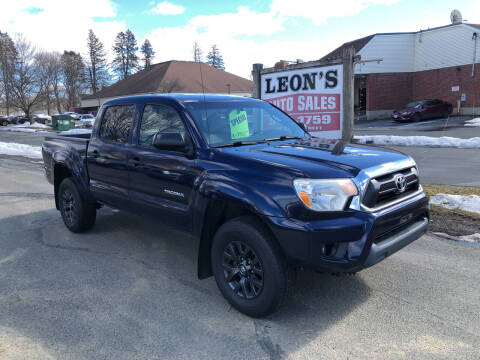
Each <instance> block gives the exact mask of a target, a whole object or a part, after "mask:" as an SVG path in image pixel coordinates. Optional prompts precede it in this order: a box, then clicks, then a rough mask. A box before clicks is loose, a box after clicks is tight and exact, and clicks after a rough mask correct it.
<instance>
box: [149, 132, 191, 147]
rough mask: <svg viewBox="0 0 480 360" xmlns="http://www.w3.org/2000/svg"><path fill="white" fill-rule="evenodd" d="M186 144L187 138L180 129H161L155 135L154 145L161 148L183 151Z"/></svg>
mask: <svg viewBox="0 0 480 360" xmlns="http://www.w3.org/2000/svg"><path fill="white" fill-rule="evenodd" d="M185 145H186V143H185V138H184V137H183V135H182V133H180V132H179V131H159V132H157V133H156V134H155V136H154V137H153V146H154V147H156V148H157V149H160V150H171V151H181V150H183V149H185Z"/></svg>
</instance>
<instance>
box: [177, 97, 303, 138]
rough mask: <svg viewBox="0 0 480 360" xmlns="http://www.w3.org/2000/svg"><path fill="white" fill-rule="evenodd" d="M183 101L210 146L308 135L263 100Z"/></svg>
mask: <svg viewBox="0 0 480 360" xmlns="http://www.w3.org/2000/svg"><path fill="white" fill-rule="evenodd" d="M184 104H185V107H186V108H187V109H188V110H189V112H190V113H191V114H192V116H193V118H194V120H195V122H196V123H197V125H198V127H199V128H200V131H201V132H202V135H203V137H204V138H205V140H206V141H207V143H208V144H209V145H210V146H228V145H240V144H242V143H252V142H263V141H268V140H274V139H280V138H283V137H285V138H308V137H310V135H308V133H306V132H305V131H304V130H303V129H302V128H301V127H300V126H299V125H298V124H297V123H296V122H295V121H294V120H292V119H291V118H290V117H288V116H287V115H286V114H284V113H283V112H281V111H280V110H278V109H277V108H275V107H274V106H272V105H270V104H268V103H266V102H260V101H243V100H226V101H207V102H203V101H186V102H185V103H184Z"/></svg>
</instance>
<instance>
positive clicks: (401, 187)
mask: <svg viewBox="0 0 480 360" xmlns="http://www.w3.org/2000/svg"><path fill="white" fill-rule="evenodd" d="M393 181H395V186H396V187H397V191H398V192H399V193H403V192H404V191H405V190H406V189H407V179H406V178H405V176H403V175H402V174H397V175H395V177H394V178H393Z"/></svg>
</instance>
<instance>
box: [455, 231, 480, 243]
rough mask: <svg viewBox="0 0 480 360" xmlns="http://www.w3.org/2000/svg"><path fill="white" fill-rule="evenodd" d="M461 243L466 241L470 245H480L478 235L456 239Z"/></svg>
mask: <svg viewBox="0 0 480 360" xmlns="http://www.w3.org/2000/svg"><path fill="white" fill-rule="evenodd" d="M458 238H459V239H460V240H462V241H467V242H471V243H480V233H477V234H472V235H463V236H459V237H458Z"/></svg>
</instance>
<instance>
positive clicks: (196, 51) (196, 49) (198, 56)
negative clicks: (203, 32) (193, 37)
mask: <svg viewBox="0 0 480 360" xmlns="http://www.w3.org/2000/svg"><path fill="white" fill-rule="evenodd" d="M202 56H203V51H202V49H200V46H199V45H198V42H196V41H195V44H193V61H195V62H202Z"/></svg>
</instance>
